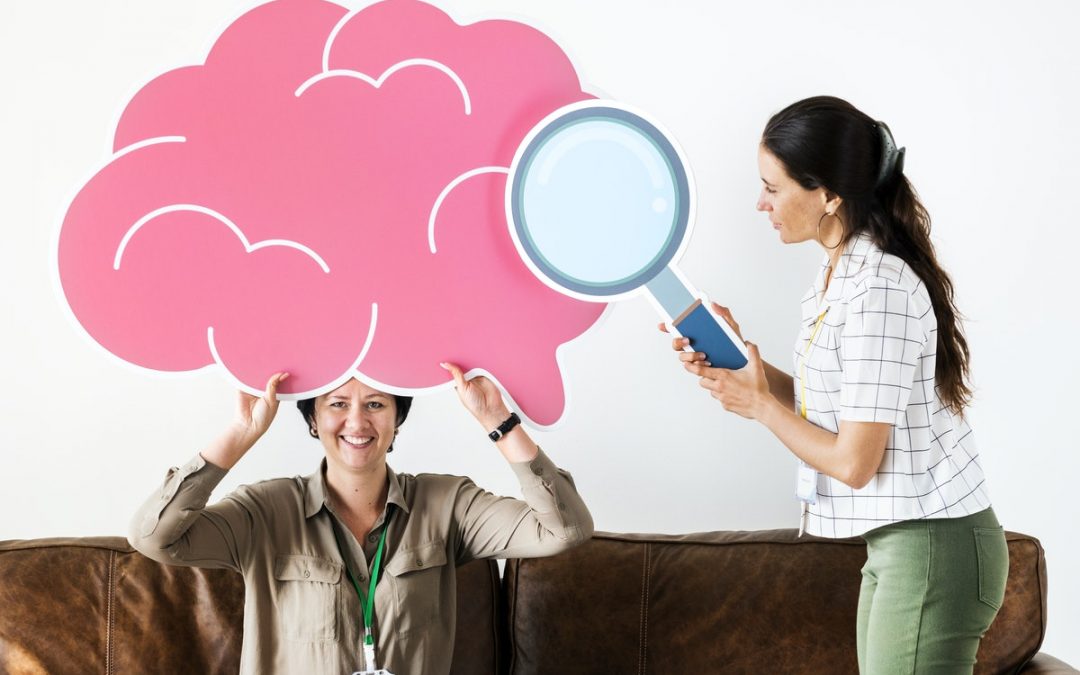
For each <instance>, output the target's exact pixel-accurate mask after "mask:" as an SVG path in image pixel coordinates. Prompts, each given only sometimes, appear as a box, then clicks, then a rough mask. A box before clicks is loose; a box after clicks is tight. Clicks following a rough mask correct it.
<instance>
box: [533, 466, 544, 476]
mask: <svg viewBox="0 0 1080 675" xmlns="http://www.w3.org/2000/svg"><path fill="white" fill-rule="evenodd" d="M533 473H535V474H536V475H537V476H543V475H544V467H542V466H534V467H533Z"/></svg>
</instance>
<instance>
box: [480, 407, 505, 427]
mask: <svg viewBox="0 0 1080 675" xmlns="http://www.w3.org/2000/svg"><path fill="white" fill-rule="evenodd" d="M509 418H510V410H509V408H504V409H502V410H497V411H493V412H487V413H483V414H481V415H477V416H476V419H477V421H479V422H480V426H482V427H484V433H490V432H492V431H494V430H495V429H496V428H497V427H498V426H499V425H500V424H502V423H503V422H505V421H506V420H508V419H509Z"/></svg>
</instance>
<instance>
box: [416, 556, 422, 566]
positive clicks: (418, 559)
mask: <svg viewBox="0 0 1080 675" xmlns="http://www.w3.org/2000/svg"><path fill="white" fill-rule="evenodd" d="M416 566H417V567H423V566H424V561H423V560H421V559H420V558H417V559H416Z"/></svg>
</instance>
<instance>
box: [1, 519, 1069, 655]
mask: <svg viewBox="0 0 1080 675" xmlns="http://www.w3.org/2000/svg"><path fill="white" fill-rule="evenodd" d="M1008 543H1009V557H1010V564H1011V566H1010V570H1009V581H1008V586H1007V590H1006V594H1005V602H1004V605H1003V606H1002V608H1001V611H1000V612H999V614H998V618H997V620H996V622H995V623H994V625H993V626H992V627H991V628H990V631H989V632H988V633H987V634H986V637H985V638H984V640H983V643H982V646H981V648H980V651H979V663H978V666H977V667H976V669H975V672H976V673H1024V675H1043V674H1050V673H1054V674H1057V673H1078V672H1080V671H1077V670H1075V669H1074V668H1072V667H1070V666H1068V665H1066V664H1065V663H1062V662H1061V661H1059V660H1057V659H1055V658H1053V657H1051V656H1048V655H1046V654H1041V653H1038V652H1039V646H1040V644H1041V642H1042V638H1043V633H1044V631H1045V628H1046V560H1045V558H1044V555H1043V549H1042V547H1041V546H1040V544H1039V542H1038V540H1037V539H1034V538H1032V537H1029V536H1027V535H1023V534H1015V533H1008ZM865 557H866V554H865V549H864V547H863V545H862V544H861V542H860V541H859V540H839V541H831V540H823V539H815V538H811V537H803V538H801V539H798V538H796V537H795V533H794V531H791V530H773V531H764V532H712V533H705V534H693V535H683V536H670V535H619V534H605V533H598V534H597V535H596V536H595V537H594V538H593V540H592V541H590V542H589V543H587V544H585V545H584V546H581V547H579V548H577V549H574V550H572V551H570V552H569V553H566V554H564V555H561V556H558V557H555V558H547V559H538V560H512V561H509V562H507V564H506V569H505V573H504V575H503V578H502V582H501V583H500V579H499V575H498V567H497V566H496V565H495V563H491V562H476V563H471V564H469V565H466V566H465V567H462V568H460V569H459V570H458V596H459V604H458V623H457V626H458V627H457V637H456V646H455V651H454V663H453V673H454V674H455V675H503V674H505V673H512V674H514V675H532V674H545V675H551V674H553V673H589V674H592V673H597V674H607V673H612V674H618V675H629V674H637V675H648V674H652V673H657V674H660V673H663V674H664V675H670V674H672V673H680V674H698V673H755V674H758V673H828V674H830V675H831V674H833V673H841V674H842V673H854V672H855V671H856V661H855V628H854V626H855V608H856V599H857V596H858V589H859V568H860V567H861V566H862V563H863V561H864V560H865ZM242 583H243V582H242V580H241V579H240V577H239V576H238V575H236V574H234V573H232V572H225V571H219V570H197V569H190V568H177V567H167V566H163V565H160V564H158V563H155V562H153V561H151V560H149V559H147V558H145V557H143V556H142V555H140V554H138V553H136V552H134V551H132V549H131V548H130V547H129V546H128V545H127V542H126V541H124V540H123V539H120V538H116V537H103V538H78V539H40V540H31V541H8V542H0V673H5V674H12V675H23V674H30V673H34V674H36V673H80V674H82V673H106V674H107V675H111V674H112V673H125V674H126V673H139V674H141V673H200V674H202V673H234V672H236V670H237V668H238V663H239V652H240V639H241V618H242V616H241V615H242V612H243V587H242ZM398 675H411V674H408V673H398Z"/></svg>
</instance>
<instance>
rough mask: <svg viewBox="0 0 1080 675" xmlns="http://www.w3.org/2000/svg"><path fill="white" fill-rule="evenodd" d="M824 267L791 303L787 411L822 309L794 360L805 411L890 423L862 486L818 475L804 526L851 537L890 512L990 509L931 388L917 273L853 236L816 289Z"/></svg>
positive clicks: (933, 330)
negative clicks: (797, 322) (794, 312)
mask: <svg viewBox="0 0 1080 675" xmlns="http://www.w3.org/2000/svg"><path fill="white" fill-rule="evenodd" d="M828 268H829V259H828V256H826V257H825V261H824V263H823V264H822V267H821V270H820V271H819V273H818V277H817V280H816V281H815V282H814V285H813V286H812V287H811V288H810V290H809V292H807V294H806V297H804V298H803V300H802V327H801V329H800V331H799V338H798V340H797V342H796V343H795V405H796V409H799V408H800V406H801V393H802V392H801V389H802V387H801V381H800V378H801V376H802V372H800V371H801V368H800V362H801V360H802V355H803V353H804V350H806V349H807V345H808V342H809V340H810V335H811V333H812V331H813V330H814V324H815V323H816V321H817V318H818V316H820V315H821V313H822V312H824V311H826V309H827V310H828V313H827V314H826V315H825V319H824V322H823V324H822V326H821V329H820V331H819V333H818V335H817V337H816V338H815V340H814V344H813V346H811V347H810V348H809V354H808V357H807V359H806V366H805V373H806V388H805V389H806V416H807V419H808V420H809V421H810V422H812V423H814V424H816V425H818V426H819V427H821V428H823V429H827V430H829V431H831V432H833V433H837V432H838V431H839V424H840V420H849V421H852V422H886V423H888V424H891V425H893V429H892V433H891V434H889V440H888V443H887V445H886V447H885V456H884V457H883V459H882V462H881V466H880V467H879V468H878V472H877V474H875V475H874V477H873V478H872V479H871V480H870V483H869V484H868V485H866V486H865V487H863V488H861V489H858V490H855V489H852V488H851V487H849V486H847V485H845V484H844V483H842V482H840V481H838V480H836V479H834V478H831V477H829V476H826V475H824V474H820V473H819V474H818V481H817V493H818V497H817V504H812V505H810V513H809V519H808V521H807V528H806V531H807V532H809V533H810V534H815V535H818V536H823V537H852V536H857V535H860V534H863V533H864V532H866V531H868V530H871V529H873V528H875V527H880V526H882V525H887V524H889V523H894V522H898V521H902V520H918V519H923V518H958V517H961V516H966V515H969V514H972V513H977V512H979V511H982V510H983V509H985V508H987V507H988V506H990V499H989V497H988V496H987V492H986V484H985V479H984V478H983V471H982V467H981V466H980V465H979V454H978V451H977V450H976V447H975V440H974V438H973V436H972V433H971V428H970V427H969V426H968V424H967V422H966V421H965V420H964V419H963V418H962V417H959V416H956V415H953V414H952V413H951V412H949V410H948V409H947V408H946V407H945V406H944V405H943V404H942V402H941V399H940V398H939V397H938V395H937V391H936V389H935V386H934V368H935V365H936V361H937V359H936V353H937V320H936V318H935V317H934V310H933V307H932V306H931V303H930V296H929V294H928V293H927V290H926V287H925V286H924V285H923V283H922V281H921V280H920V279H919V277H918V276H916V275H915V273H914V272H913V271H912V270H911V268H910V267H908V266H907V264H906V263H905V262H904V261H903V260H901V259H900V258H897V257H896V256H893V255H890V254H887V253H884V252H883V251H882V250H881V249H879V248H878V247H877V246H876V245H875V244H874V243H873V241H872V240H871V239H870V237H869V236H868V235H865V234H864V235H860V236H858V237H855V238H854V239H853V240H852V241H851V242H849V243H848V245H847V248H846V249H845V251H844V254H843V255H842V256H841V258H840V262H839V263H838V264H837V269H836V271H835V272H834V273H833V275H832V281H831V282H830V283H829V289H828V293H827V294H825V274H826V272H827V271H828ZM823 295H824V297H822V296H823Z"/></svg>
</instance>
